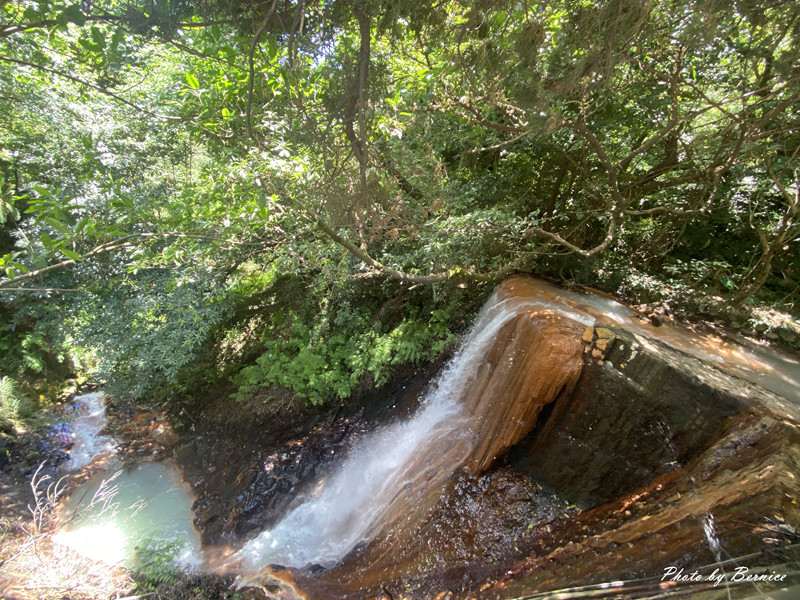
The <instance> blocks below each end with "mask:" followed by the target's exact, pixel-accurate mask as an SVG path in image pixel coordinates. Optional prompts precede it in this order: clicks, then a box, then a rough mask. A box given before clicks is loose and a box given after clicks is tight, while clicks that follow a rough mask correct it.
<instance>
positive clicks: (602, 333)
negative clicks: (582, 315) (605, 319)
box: [595, 327, 617, 340]
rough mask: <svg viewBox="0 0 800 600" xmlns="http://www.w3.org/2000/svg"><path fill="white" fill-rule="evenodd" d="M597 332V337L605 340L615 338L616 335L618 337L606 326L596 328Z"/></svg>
mask: <svg viewBox="0 0 800 600" xmlns="http://www.w3.org/2000/svg"><path fill="white" fill-rule="evenodd" d="M595 332H596V333H597V337H599V338H600V339H604V340H613V339H614V338H615V337H617V336H616V335H615V334H614V332H613V331H611V330H610V329H608V328H606V327H598V328H597V329H595Z"/></svg>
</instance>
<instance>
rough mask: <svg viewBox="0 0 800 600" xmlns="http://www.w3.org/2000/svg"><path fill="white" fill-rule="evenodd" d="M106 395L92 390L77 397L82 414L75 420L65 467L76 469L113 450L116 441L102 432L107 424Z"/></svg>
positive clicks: (70, 469) (71, 469)
mask: <svg viewBox="0 0 800 600" xmlns="http://www.w3.org/2000/svg"><path fill="white" fill-rule="evenodd" d="M104 398H105V395H104V394H103V392H91V393H89V394H82V395H80V396H76V397H75V403H76V404H77V406H78V410H79V411H80V413H81V415H80V416H79V417H78V418H77V419H75V421H74V422H73V430H74V433H73V437H74V441H73V444H72V449H71V450H70V455H69V460H68V461H67V463H66V465H65V468H66V469H67V470H68V471H76V470H78V469H80V468H82V467H84V466H86V465H88V464H89V463H90V462H92V460H93V459H94V458H95V457H96V456H98V455H100V454H103V453H106V452H113V451H114V449H115V444H114V441H113V440H112V439H111V438H109V437H107V436H104V435H100V432H101V431H102V430H103V428H104V427H105V426H106V423H107V419H106V407H105V400H104Z"/></svg>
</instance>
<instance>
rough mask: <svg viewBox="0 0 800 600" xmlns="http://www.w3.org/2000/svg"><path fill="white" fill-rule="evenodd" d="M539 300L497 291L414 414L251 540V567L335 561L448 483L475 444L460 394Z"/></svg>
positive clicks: (245, 551) (370, 440)
mask: <svg viewBox="0 0 800 600" xmlns="http://www.w3.org/2000/svg"><path fill="white" fill-rule="evenodd" d="M537 305H538V304H537V303H536V302H531V301H520V300H518V299H513V298H512V299H506V300H502V301H498V299H497V297H496V296H493V297H492V298H491V299H490V300H489V301H488V302H487V303H486V305H485V306H484V308H483V310H482V311H481V314H480V315H479V317H478V319H477V320H476V323H475V325H474V326H473V328H472V330H471V332H470V333H469V335H468V336H467V337H466V339H465V341H464V342H463V343H462V345H461V347H460V348H459V350H458V351H457V352H456V354H455V356H453V358H452V359H451V360H450V362H449V363H448V365H447V366H446V368H445V369H444V371H443V372H442V373H441V374H440V375H439V377H438V378H437V381H436V382H435V384H434V385H433V386H432V387H431V388H430V389H429V391H428V392H427V393H426V396H425V398H424V399H423V401H422V404H421V406H420V408H419V409H418V410H417V412H416V414H415V415H414V416H412V417H411V418H410V419H409V420H407V421H405V422H400V423H396V424H394V425H391V426H389V427H386V428H384V429H382V430H379V431H377V432H375V433H373V434H371V435H369V436H367V437H366V438H364V439H363V440H361V441H360V442H359V443H358V444H357V445H356V446H355V447H354V448H353V449H352V451H351V452H350V453H349V455H348V456H347V458H346V459H345V460H344V462H343V463H341V464H340V465H339V466H338V468H336V469H335V470H334V472H333V473H332V474H331V475H330V476H329V477H328V478H327V479H323V480H322V481H320V482H319V483H318V484H317V486H316V490H315V491H314V493H313V495H312V497H310V498H308V499H307V500H306V501H304V502H303V503H302V504H300V505H299V506H297V507H296V508H294V509H293V510H291V511H290V512H289V513H288V514H287V515H286V516H285V517H284V518H283V519H282V520H281V521H280V522H279V523H278V524H277V525H275V527H273V528H272V529H271V530H267V531H263V532H262V533H261V534H259V535H258V536H257V537H255V538H254V539H252V540H250V541H249V542H248V543H247V544H245V546H244V547H243V548H242V549H241V550H240V551H239V552H238V553H237V558H238V559H241V561H242V562H243V564H244V566H245V568H246V569H259V568H261V567H263V566H265V565H267V564H280V565H283V566H289V567H303V566H306V565H310V564H317V565H322V566H330V565H332V564H334V563H336V562H338V561H339V560H340V559H341V558H343V557H344V556H345V555H346V554H347V553H348V552H350V551H351V550H352V549H353V548H354V547H355V546H356V545H357V544H359V543H360V542H362V541H367V540H369V539H371V537H373V535H374V534H375V533H376V531H377V530H378V529H380V528H381V527H384V526H385V525H386V524H387V523H389V522H395V521H396V520H399V519H402V518H403V517H404V513H405V512H408V511H410V510H412V509H413V508H414V507H415V506H416V505H417V504H418V503H421V502H423V501H424V499H425V498H426V497H427V496H428V495H429V494H430V493H431V491H432V490H436V489H437V488H438V487H439V486H442V485H444V484H445V483H446V481H447V480H448V479H449V478H450V476H451V475H452V474H453V473H454V472H455V470H456V469H458V468H459V466H461V465H462V464H463V463H464V461H465V460H466V459H467V457H468V455H469V452H470V450H471V448H472V447H473V446H474V442H475V440H474V439H473V438H474V436H473V434H472V433H471V432H470V430H469V422H468V421H467V418H466V416H465V415H464V414H463V411H462V410H461V409H462V406H461V403H460V399H461V398H462V396H463V395H464V392H465V390H466V389H467V387H468V386H469V385H470V382H471V381H472V379H473V375H474V374H475V372H476V371H477V369H478V367H479V366H480V365H481V364H482V363H483V361H484V358H485V354H486V352H487V351H488V350H489V348H490V346H491V344H492V342H493V340H494V338H495V336H496V335H497V333H498V331H499V330H500V328H501V327H502V326H503V325H504V324H505V323H507V322H508V321H509V320H510V319H512V318H513V317H515V316H516V315H517V314H519V312H520V310H521V309H522V308H525V307H530V306H537Z"/></svg>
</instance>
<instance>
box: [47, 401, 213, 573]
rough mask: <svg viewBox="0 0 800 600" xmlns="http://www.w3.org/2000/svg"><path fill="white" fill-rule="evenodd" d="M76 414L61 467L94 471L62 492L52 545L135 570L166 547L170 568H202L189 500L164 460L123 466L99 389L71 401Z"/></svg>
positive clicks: (175, 470)
mask: <svg viewBox="0 0 800 600" xmlns="http://www.w3.org/2000/svg"><path fill="white" fill-rule="evenodd" d="M75 405H76V408H77V410H78V414H79V416H78V417H77V418H76V419H75V421H74V423H73V429H74V443H73V446H72V451H71V455H70V459H69V461H68V462H67V463H66V465H65V469H66V470H67V471H75V470H78V469H80V468H82V467H84V466H86V465H89V464H90V463H92V462H93V461H94V460H98V461H99V462H100V466H99V469H98V470H97V471H96V472H94V473H93V474H92V475H91V477H90V478H89V479H88V480H87V481H85V482H84V483H82V484H81V485H79V486H78V487H77V488H76V489H75V490H74V491H73V492H72V493H71V494H70V496H69V498H68V499H67V501H66V502H65V505H64V506H63V508H62V511H61V523H62V525H61V528H60V531H59V532H58V533H57V534H56V536H55V537H54V542H55V543H57V544H62V545H64V546H66V547H69V548H71V549H72V550H74V551H76V552H78V553H79V554H81V555H83V556H86V557H87V558H91V559H93V560H98V561H101V562H104V563H107V564H111V565H114V564H123V565H125V566H128V567H136V566H137V564H139V562H140V561H141V560H142V559H143V558H146V557H147V554H148V553H152V552H153V551H154V550H161V551H165V552H169V554H170V556H172V558H173V560H174V561H175V563H176V565H178V566H179V567H181V568H183V569H186V570H196V569H199V568H200V567H201V565H202V558H201V556H202V555H201V548H200V535H199V533H198V531H197V530H196V529H195V527H194V524H193V522H192V503H193V501H194V498H193V497H192V494H191V491H190V489H189V487H188V486H187V485H186V484H185V483H184V482H183V479H182V476H181V473H180V471H179V469H178V467H177V466H176V465H175V464H174V463H173V462H172V461H169V460H166V461H162V462H143V463H141V464H138V465H135V466H133V467H129V466H128V467H126V466H124V465H123V464H122V463H121V461H120V460H119V459H118V458H117V457H116V455H115V453H116V444H115V442H114V440H113V439H111V438H109V437H107V436H105V435H103V434H102V433H101V432H102V430H103V428H104V427H105V426H106V423H107V418H106V409H105V403H104V395H103V393H102V392H92V393H88V394H83V395H80V396H77V397H76V398H75Z"/></svg>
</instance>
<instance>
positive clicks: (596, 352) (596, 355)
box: [592, 348, 603, 358]
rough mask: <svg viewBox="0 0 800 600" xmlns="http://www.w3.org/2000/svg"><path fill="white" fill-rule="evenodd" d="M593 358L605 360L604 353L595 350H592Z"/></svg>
mask: <svg viewBox="0 0 800 600" xmlns="http://www.w3.org/2000/svg"><path fill="white" fill-rule="evenodd" d="M592 356H593V357H594V358H603V352H602V351H601V350H598V349H597V348H595V349H594V350H592Z"/></svg>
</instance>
